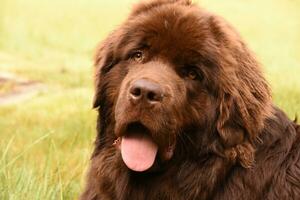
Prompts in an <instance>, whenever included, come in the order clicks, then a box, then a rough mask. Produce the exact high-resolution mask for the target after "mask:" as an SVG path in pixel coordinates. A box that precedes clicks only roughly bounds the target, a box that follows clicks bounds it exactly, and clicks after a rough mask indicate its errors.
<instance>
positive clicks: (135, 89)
mask: <svg viewBox="0 0 300 200" xmlns="http://www.w3.org/2000/svg"><path fill="white" fill-rule="evenodd" d="M129 92H130V99H131V100H132V101H133V102H139V101H143V100H144V101H145V102H147V103H151V104H153V103H159V102H161V101H162V100H163V98H164V94H163V91H162V88H161V87H160V85H159V84H157V83H154V82H152V81H148V80H145V79H139V80H137V81H135V82H134V83H133V84H132V86H131V88H130V90H129Z"/></svg>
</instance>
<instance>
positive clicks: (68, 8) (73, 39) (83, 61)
mask: <svg viewBox="0 0 300 200" xmlns="http://www.w3.org/2000/svg"><path fill="white" fill-rule="evenodd" d="M132 2H135V1H134V0H119V1H117V0H114V1H104V0H89V1H86V0H51V1H50V0H48V1H47V0H0V71H9V72H13V73H17V74H19V75H20V76H24V77H28V78H31V79H34V80H39V81H42V82H43V83H44V84H46V85H47V90H46V91H43V92H41V93H39V94H38V95H37V96H36V97H34V98H32V99H30V100H28V101H25V102H22V103H20V104H17V105H11V106H5V107H0V136H1V140H0V199H1V200H2V199H3V200H6V199H9V200H13V199H16V200H20V199H21V200H22V199H26V200H27V199H36V200H40V199H53V200H54V199H55V200H56V199H76V197H77V196H78V194H79V193H80V190H81V188H82V185H83V182H84V172H85V171H86V169H87V166H88V158H89V156H90V153H91V150H92V143H93V140H94V136H95V121H96V112H95V111H93V110H92V109H91V101H92V97H93V84H92V71H93V70H92V56H93V51H94V49H95V47H96V44H97V43H98V42H99V41H100V40H101V39H103V38H104V36H105V35H106V34H108V33H109V32H110V31H111V30H113V29H114V28H116V27H117V25H118V24H120V23H121V22H122V20H123V19H124V18H125V16H126V14H127V13H128V11H129V9H130V6H131V4H132ZM199 2H200V4H201V5H203V7H206V8H208V9H209V10H212V11H216V12H217V13H219V14H220V15H222V16H224V17H225V18H226V19H227V20H228V21H230V22H231V23H232V24H233V25H234V26H235V27H236V28H237V29H238V30H239V31H240V32H241V34H242V36H243V37H244V38H245V40H246V41H247V42H248V44H249V46H250V47H251V49H252V50H253V51H254V52H256V54H257V57H258V58H259V60H260V61H261V63H262V64H263V66H264V70H265V73H266V76H267V79H268V80H269V82H270V84H271V86H272V88H273V97H274V101H275V103H276V104H277V105H278V106H279V107H281V108H282V109H283V110H285V111H286V112H287V113H288V115H289V116H290V117H291V118H293V117H294V116H295V114H296V112H298V114H300V79H299V74H300V37H299V35H300V2H299V1H292V0H286V1H283V0H263V1H260V0H252V1H238V0H226V1H218V0H201V1H200V0H199Z"/></svg>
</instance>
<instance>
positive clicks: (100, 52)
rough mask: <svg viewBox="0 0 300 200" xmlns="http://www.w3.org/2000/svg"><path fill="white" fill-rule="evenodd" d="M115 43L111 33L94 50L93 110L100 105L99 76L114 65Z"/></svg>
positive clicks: (114, 34)
mask: <svg viewBox="0 0 300 200" xmlns="http://www.w3.org/2000/svg"><path fill="white" fill-rule="evenodd" d="M115 42H116V33H115V32H113V33H111V34H110V35H109V36H108V37H107V38H106V39H105V40H104V41H102V42H101V43H100V45H99V46H98V47H97V49H96V53H95V56H94V66H95V68H94V76H95V77H94V87H95V94H94V100H93V108H97V107H99V105H100V96H101V94H100V93H101V91H100V88H101V76H102V75H103V73H104V72H105V71H107V70H109V69H110V68H111V67H112V65H113V64H114V63H113V62H114V53H113V52H114V43H115Z"/></svg>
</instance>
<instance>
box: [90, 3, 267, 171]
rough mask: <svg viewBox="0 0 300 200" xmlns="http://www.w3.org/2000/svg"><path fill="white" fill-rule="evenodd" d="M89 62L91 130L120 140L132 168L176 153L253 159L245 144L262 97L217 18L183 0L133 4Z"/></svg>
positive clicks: (258, 124) (256, 126) (260, 84)
mask: <svg viewBox="0 0 300 200" xmlns="http://www.w3.org/2000/svg"><path fill="white" fill-rule="evenodd" d="M95 65H96V73H95V74H96V81H95V83H96V94H95V99H94V107H99V106H100V118H101V120H100V127H99V128H100V129H101V134H105V136H103V138H104V137H111V138H113V137H115V138H120V139H119V142H117V143H118V144H117V146H119V149H120V151H121V154H122V158H123V161H124V162H125V164H126V165H127V166H128V167H129V168H131V169H132V170H135V171H145V170H147V169H148V168H149V167H151V166H152V164H153V162H154V160H155V158H158V159H160V160H161V161H168V160H170V159H172V158H173V156H175V154H176V153H178V154H180V152H181V153H182V152H184V153H185V157H189V156H200V155H201V154H205V153H217V154H219V155H221V156H224V157H226V158H229V159H232V160H235V161H239V162H240V163H241V164H242V165H243V166H244V167H249V166H250V165H251V163H252V162H253V153H254V149H253V146H252V143H253V141H254V140H255V139H257V138H258V136H259V132H260V130H261V129H262V128H263V124H264V119H265V118H266V117H267V116H269V115H271V100H270V91H269V88H268V85H267V83H266V81H265V79H264V78H263V76H262V74H261V71H260V69H259V64H258V63H257V61H256V60H255V58H254V57H253V55H252V54H251V53H250V52H249V50H248V49H247V47H246V46H245V44H244V43H243V42H242V41H241V39H240V37H239V35H238V34H237V33H236V32H235V31H234V30H233V29H232V28H231V27H230V26H229V25H228V24H227V23H226V22H224V20H223V19H222V18H220V17H217V16H215V15H213V14H211V13H209V12H207V11H205V10H203V9H200V8H198V7H197V6H195V5H192V4H191V2H190V1H187V0H182V1H180V0H155V1H148V2H147V3H141V4H138V5H137V6H136V7H135V9H134V10H133V12H132V13H131V15H130V16H129V18H128V19H127V21H126V22H125V23H124V24H123V25H122V26H120V28H119V29H117V30H116V31H114V32H113V33H111V34H110V36H109V37H108V38H107V39H106V40H104V42H102V44H101V45H100V47H99V49H98V51H97V54H96V62H95ZM106 130H110V131H112V132H109V131H106ZM107 134H110V135H113V136H107ZM100 137H101V136H100ZM100 143H101V141H100Z"/></svg>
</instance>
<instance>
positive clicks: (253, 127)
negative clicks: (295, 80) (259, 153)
mask: <svg viewBox="0 0 300 200" xmlns="http://www.w3.org/2000/svg"><path fill="white" fill-rule="evenodd" d="M210 24H211V27H212V29H213V30H212V32H213V33H214V34H215V38H216V40H217V42H218V44H219V47H220V48H219V49H220V52H219V53H220V55H219V58H220V59H221V61H220V63H219V70H220V71H219V76H218V80H219V87H220V89H219V90H220V91H219V92H218V94H219V97H218V105H219V116H218V119H217V131H218V133H219V135H220V138H221V140H222V143H223V145H224V148H225V149H226V150H230V151H233V152H234V155H236V159H237V160H238V161H239V162H240V164H241V165H242V166H243V167H246V168H248V167H251V165H252V163H253V162H254V151H255V149H254V148H253V142H254V141H259V134H260V132H261V131H262V129H263V128H264V121H265V119H266V118H267V117H270V116H272V102H271V95H270V93H271V92H270V89H269V86H268V84H267V82H266V80H265V79H264V77H263V76H262V72H261V70H260V65H259V63H258V62H257V61H256V59H255V57H254V56H253V55H252V53H251V52H250V50H249V49H248V48H247V47H246V45H245V44H244V43H243V42H242V40H241V39H240V36H239V35H238V34H237V33H236V32H235V31H234V29H233V28H231V27H230V26H229V25H227V24H226V23H225V22H224V20H222V19H219V18H217V17H211V18H210Z"/></svg>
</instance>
